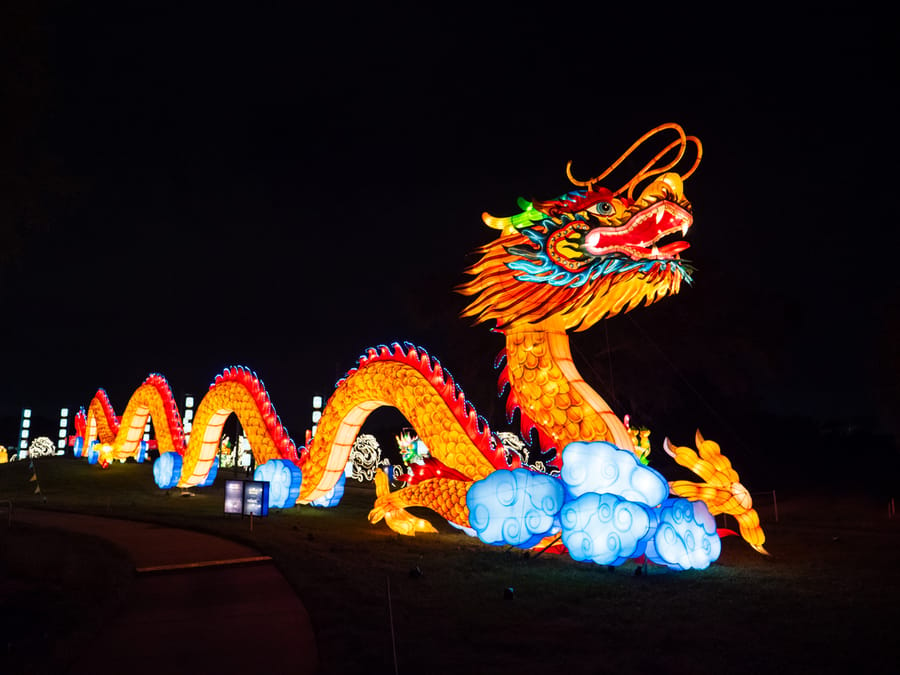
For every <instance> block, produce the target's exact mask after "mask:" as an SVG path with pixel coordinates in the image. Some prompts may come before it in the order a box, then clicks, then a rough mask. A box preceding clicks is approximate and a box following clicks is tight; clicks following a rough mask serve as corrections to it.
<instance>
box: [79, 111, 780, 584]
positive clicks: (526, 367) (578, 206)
mask: <svg viewBox="0 0 900 675" xmlns="http://www.w3.org/2000/svg"><path fill="white" fill-rule="evenodd" d="M665 135H667V136H668V140H665V141H663V142H660V139H663V138H665ZM650 144H657V146H658V147H655V148H653V149H651V150H649V156H650V159H649V161H646V162H644V160H639V161H638V162H637V164H635V166H640V167H641V168H640V169H639V170H638V171H637V172H636V173H635V174H634V175H633V176H630V177H627V178H625V177H623V178H622V179H620V180H619V181H617V182H615V183H614V182H613V178H612V177H613V176H614V175H615V173H614V172H616V171H618V172H619V173H621V170H622V167H623V166H625V164H624V163H625V160H626V159H628V158H629V157H631V156H632V155H633V154H634V153H636V152H638V151H641V152H642V153H648V150H647V148H648V147H650ZM701 156H702V150H701V145H700V142H699V140H698V139H697V138H695V137H693V136H688V135H686V134H685V132H684V130H683V129H682V128H681V127H680V126H679V125H677V124H664V125H662V126H660V127H657V128H656V129H653V130H651V131H650V132H648V133H647V134H644V135H643V136H642V137H641V138H639V139H638V140H637V141H636V142H635V143H633V144H632V145H631V147H629V148H628V150H626V152H625V153H623V154H622V155H621V156H620V157H619V158H618V159H617V160H616V161H615V162H613V163H612V164H611V165H610V166H609V168H608V169H606V170H605V171H603V172H602V173H600V174H598V175H596V176H594V177H591V178H588V179H585V180H582V179H578V178H575V176H574V175H573V171H572V167H571V164H570V165H569V166H568V167H567V169H566V174H567V176H568V178H569V180H570V182H571V183H572V186H574V189H572V190H570V191H569V192H566V193H565V194H563V195H561V196H559V197H556V198H554V199H548V200H519V208H520V209H521V210H520V212H519V213H516V214H513V215H511V216H507V217H495V216H491V215H489V214H484V215H483V220H484V222H485V224H486V225H488V226H489V227H491V228H493V229H495V230H497V231H498V236H497V238H496V239H495V240H494V241H492V242H491V243H489V244H488V245H486V246H484V247H483V248H482V249H481V250H480V255H481V257H480V259H479V260H478V262H476V263H475V264H474V265H473V266H472V267H470V268H469V269H468V270H467V273H468V274H469V275H470V277H471V278H470V279H469V280H468V281H467V282H466V283H464V284H463V285H461V286H460V287H459V289H458V290H459V291H460V292H461V293H463V294H464V295H467V296H469V297H470V298H471V301H470V303H469V305H468V306H467V307H466V308H465V310H464V311H463V316H464V317H469V318H471V319H472V320H474V321H475V322H477V323H484V322H491V323H494V324H495V327H496V328H495V329H496V331H497V332H498V333H500V334H502V335H503V336H504V339H505V349H504V351H503V353H502V355H501V358H500V359H499V360H498V362H497V365H498V367H499V368H500V369H501V370H500V388H501V390H502V391H507V392H508V397H507V406H506V409H507V414H508V416H509V418H510V420H512V418H513V417H514V415H515V414H516V412H517V411H518V413H519V417H520V423H521V429H522V435H523V437H525V438H530V437H532V434H533V433H534V432H536V435H537V440H538V442H539V444H540V446H541V449H542V454H541V456H540V457H537V458H536V461H535V465H538V463H540V464H541V465H542V466H547V467H548V468H549V469H550V470H551V471H559V472H560V478H559V479H556V478H553V477H550V476H547V475H544V474H541V473H538V472H537V471H531V470H527V469H525V468H524V467H522V457H521V456H520V454H518V453H516V452H513V451H509V450H507V449H506V448H505V447H504V445H503V443H502V442H501V441H500V440H499V439H498V437H497V436H496V435H495V434H494V433H493V432H492V431H491V429H490V428H489V426H488V425H487V423H486V421H485V420H484V419H483V418H481V417H480V416H479V415H478V414H477V413H476V412H475V410H474V408H473V407H472V405H471V404H470V403H469V401H468V400H467V399H466V397H465V395H464V394H463V392H462V390H461V389H460V388H459V386H458V385H457V384H456V382H455V381H454V379H453V378H452V377H451V376H450V374H449V373H448V372H447V371H446V370H445V369H444V368H443V366H442V365H441V364H440V363H439V362H438V361H437V359H435V358H433V357H432V356H431V355H429V354H428V353H427V352H426V351H425V350H424V349H421V348H419V347H416V346H414V345H411V344H409V343H404V344H399V343H394V344H391V345H381V346H378V347H375V348H371V349H368V350H366V352H365V353H364V354H363V355H362V356H361V357H360V358H359V360H358V362H357V365H356V367H354V368H353V369H351V370H350V371H349V372H348V373H347V375H346V376H345V377H344V378H343V379H341V380H340V381H339V382H338V383H337V387H336V390H335V392H334V393H333V395H332V396H331V398H330V399H329V401H328V403H327V404H326V406H325V408H324V410H323V411H322V415H321V418H320V419H319V420H318V423H317V428H316V433H315V437H311V435H310V434H309V433H307V436H306V444H305V446H304V447H300V448H297V447H296V446H295V444H294V442H293V441H292V440H291V438H290V437H289V436H288V434H287V431H286V429H285V428H284V426H283V425H282V424H281V422H280V420H279V419H278V418H277V416H276V415H275V412H274V408H273V407H272V404H271V402H270V401H269V398H268V394H267V393H266V391H265V388H264V387H263V386H262V382H261V381H260V380H259V379H258V378H257V377H256V375H255V374H254V373H252V372H251V371H249V370H246V369H244V368H242V367H234V368H230V369H227V370H225V371H224V372H223V373H222V375H220V376H218V377H217V378H216V380H215V381H214V382H213V384H212V385H211V386H210V389H209V391H208V392H207V394H206V396H205V397H204V398H203V400H202V401H201V402H200V405H199V407H198V408H197V412H196V415H195V417H194V419H193V430H192V433H191V437H190V442H189V443H186V442H185V440H184V433H183V429H182V427H181V421H180V418H179V415H178V411H177V407H176V406H175V404H174V400H173V399H172V396H171V391H170V389H169V387H168V384H167V383H166V382H165V379H164V378H162V377H161V376H159V375H151V376H150V377H149V378H148V379H147V380H146V381H145V382H144V384H143V385H142V386H141V387H140V388H139V389H138V390H137V391H136V392H135V393H134V395H133V396H132V398H131V400H130V401H129V403H128V406H127V408H126V410H125V412H124V413H123V415H122V417H121V418H118V417H116V415H115V414H114V413H113V411H112V408H111V406H110V405H109V401H108V399H107V397H106V394H105V392H103V390H100V391H98V392H97V395H96V396H95V397H94V399H93V400H92V401H91V404H90V406H89V408H88V411H87V414H86V419H85V420H84V425H83V429H84V430H83V432H82V433H81V434H80V435H81V436H82V437H83V447H86V448H92V443H93V441H95V440H96V439H99V440H100V441H102V442H103V443H108V444H110V445H111V446H112V448H113V452H114V456H115V458H117V459H122V458H126V457H132V456H134V455H135V453H136V451H137V443H138V441H139V439H140V436H141V432H142V431H143V428H144V425H145V423H146V421H147V419H148V417H149V418H151V419H152V420H153V425H154V430H155V434H156V440H157V443H158V446H159V449H160V452H161V453H163V456H165V455H167V454H170V453H174V454H175V455H177V456H178V457H180V458H181V459H182V464H181V468H180V473H179V475H178V476H177V485H178V486H180V487H188V486H193V485H199V484H202V483H203V482H204V481H206V480H207V477H208V476H209V473H210V471H211V468H212V465H213V462H214V460H215V455H216V451H217V449H218V445H219V441H220V439H221V435H222V427H223V425H224V423H225V420H226V419H227V417H228V416H229V415H230V414H232V413H234V414H235V415H237V416H238V418H239V420H240V423H241V425H242V427H243V428H244V430H245V431H246V432H247V435H248V437H249V439H250V444H251V446H252V448H253V453H254V458H255V461H256V464H257V465H258V466H262V465H265V464H266V463H267V462H269V461H272V460H279V461H283V462H288V463H290V464H292V465H293V466H294V467H296V468H297V469H299V470H301V471H302V482H301V483H300V485H299V492H298V493H297V495H296V503H297V504H313V503H319V500H321V499H323V498H327V499H330V498H331V496H332V495H333V493H334V491H335V488H336V486H337V485H338V484H339V482H340V481H341V480H343V479H344V471H345V467H346V465H347V461H348V459H349V457H350V453H351V451H352V448H353V444H354V441H355V439H356V438H357V436H358V434H359V431H360V428H361V427H362V424H363V423H364V421H365V420H366V418H367V417H368V416H369V415H370V414H371V413H372V411H374V410H376V409H377V408H379V407H381V406H393V407H395V408H397V409H398V410H399V411H400V412H401V413H402V414H403V415H404V416H405V417H406V419H407V420H408V422H409V423H410V426H411V427H412V429H413V430H414V432H415V438H416V443H417V445H416V447H415V448H413V447H412V445H410V446H409V451H410V452H412V450H413V449H415V450H416V452H415V453H414V454H415V458H414V460H415V461H414V462H413V463H412V464H411V465H410V467H409V469H410V470H409V473H408V474H407V475H406V476H404V477H403V478H404V480H405V482H406V485H405V486H404V487H402V488H400V489H397V490H393V491H392V490H391V488H390V485H389V482H388V480H387V478H386V476H385V475H384V473H383V472H381V471H379V472H377V473H376V474H375V485H376V500H375V504H374V506H373V508H372V510H371V511H370V513H369V520H370V521H371V522H372V523H377V522H379V521H381V520H384V521H385V522H386V524H387V525H388V527H390V528H391V529H393V530H395V531H396V532H399V533H402V534H407V535H414V534H416V533H417V532H434V531H435V530H434V528H433V526H431V524H430V523H428V522H427V521H426V520H425V519H424V518H420V517H417V516H414V515H412V514H410V513H409V512H408V511H407V509H408V508H410V507H418V506H423V507H427V508H430V509H432V510H433V511H435V512H436V513H438V514H439V515H441V516H443V517H444V518H445V519H446V520H447V521H449V522H450V523H451V524H453V525H454V526H456V527H458V528H460V529H463V530H464V531H473V530H474V531H475V532H477V533H478V536H480V537H482V538H483V539H484V540H485V541H490V542H491V543H500V542H509V543H514V545H517V546H546V545H548V544H544V539H547V538H549V537H554V536H560V537H562V538H563V540H564V541H568V542H569V544H571V546H572V547H573V548H575V549H577V553H576V554H575V555H577V556H578V557H579V559H585V560H587V559H590V560H595V561H608V560H612V561H613V563H609V564H614V563H616V562H619V561H621V560H622V559H625V558H627V557H629V556H634V555H640V554H641V552H642V551H643V550H644V549H647V550H648V551H650V550H652V551H653V555H654V556H656V557H657V558H658V559H659V560H662V561H665V562H663V563H662V564H666V565H669V566H671V567H673V568H676V567H677V568H681V567H684V566H685V565H686V564H690V565H692V566H702V565H703V564H708V561H706V562H704V561H705V560H706V558H702V559H701V558H696V559H695V555H694V551H695V550H697V549H696V547H693V548H692V544H691V540H692V539H693V540H694V541H695V542H696V541H700V548H701V549H703V550H704V551H705V552H706V553H709V559H710V560H711V559H713V557H714V556H713V554H714V553H715V545H714V544H713V543H709V542H706V540H705V539H703V538H702V537H701V538H700V539H698V536H699V535H698V530H697V529H696V528H697V527H699V528H700V530H702V532H703V533H704V537H705V536H707V535H708V532H707V529H708V527H707V526H708V520H707V519H706V518H705V516H704V515H703V512H702V511H704V510H705V511H706V512H712V513H716V512H727V513H733V514H735V517H736V518H738V520H739V522H740V523H741V533H742V535H743V536H744V537H745V538H746V539H748V541H750V543H751V544H752V545H754V547H756V548H757V550H760V551H764V549H763V548H762V543H763V541H764V536H763V535H762V530H761V529H759V528H758V525H759V521H758V517H757V516H756V513H755V511H753V510H752V504H751V502H750V501H749V494H748V493H747V492H746V489H745V488H744V487H743V485H741V484H740V482H739V480H738V478H737V474H736V473H733V469H731V466H730V463H728V461H727V459H725V458H724V456H722V455H721V453H720V452H719V451H718V446H716V447H715V448H712V447H711V446H709V445H708V444H707V445H704V444H703V443H699V450H700V455H699V456H697V455H696V453H693V451H690V450H689V449H684V450H682V449H677V450H673V451H672V453H674V454H673V456H675V457H676V460H677V461H679V463H682V464H684V465H685V466H688V467H689V468H691V469H692V470H694V471H695V473H697V474H698V475H699V476H700V477H701V478H702V479H703V480H704V481H706V482H705V483H700V484H696V483H690V482H686V481H676V482H675V483H673V484H672V486H671V489H672V491H674V492H675V493H676V494H678V495H682V496H683V497H686V498H688V499H692V500H696V501H702V502H706V503H707V504H709V505H710V508H709V509H706V508H705V507H703V509H702V510H698V509H699V508H700V507H698V506H695V507H692V508H693V511H692V515H691V517H690V518H688V517H687V514H686V511H685V509H684V508H683V507H682V506H679V504H680V502H679V503H672V504H669V505H667V506H666V507H658V505H659V504H660V503H661V502H663V501H664V500H665V498H666V496H667V494H668V492H669V487H670V486H667V484H666V482H665V480H664V479H662V477H661V476H660V475H659V474H658V473H657V472H656V471H654V470H652V469H649V468H646V467H643V466H641V464H640V462H639V461H637V459H636V457H644V458H645V459H646V454H647V448H646V447H645V445H646V444H643V445H641V444H640V442H639V443H638V444H637V445H636V443H635V439H636V437H635V435H634V433H633V430H631V429H630V428H629V427H627V426H626V424H625V423H624V422H623V420H622V419H620V418H619V417H618V416H617V415H616V414H615V413H614V412H613V411H612V409H611V408H610V406H609V405H608V404H607V403H606V402H605V401H604V400H603V398H602V397H601V396H600V394H598V393H597V392H596V391H595V390H594V389H592V388H591V387H590V386H589V385H588V384H587V383H586V382H585V380H584V378H582V377H581V375H580V374H579V372H578V370H577V369H576V367H575V365H574V362H573V359H572V354H571V351H570V346H569V337H568V333H569V331H582V330H586V329H588V328H590V327H591V326H593V325H594V324H595V323H597V322H598V321H600V320H601V319H603V318H606V317H610V316H613V315H616V314H620V313H622V312H626V311H629V310H631V309H634V308H636V307H638V306H640V305H649V304H652V303H654V302H657V301H659V300H661V299H663V298H665V297H667V296H670V295H673V294H675V293H678V292H679V291H680V290H681V288H682V284H683V283H687V284H689V283H691V275H692V273H693V268H692V267H691V265H690V263H688V262H687V261H686V260H684V259H683V258H682V254H684V252H685V251H687V250H688V248H689V245H688V243H687V242H686V241H685V240H684V237H685V236H686V235H687V233H688V231H689V230H690V227H691V225H692V223H693V218H692V215H691V204H690V202H689V201H688V200H687V198H686V197H685V194H684V182H685V181H686V180H687V179H688V178H689V177H690V176H691V175H692V174H693V173H694V171H695V169H696V168H697V166H698V164H699V162H700V158H701ZM601 182H604V183H606V184H608V185H612V187H604V186H603V185H601ZM76 427H77V420H76ZM640 438H641V437H640V435H638V437H637V439H638V441H640ZM418 443H421V444H422V447H423V448H427V452H425V451H424V449H423V451H422V452H419V451H418ZM672 453H670V454H672ZM690 453H693V455H691V454H690ZM410 458H412V456H410ZM159 461H161V460H158V462H159ZM167 461H168V460H167ZM726 464H727V466H726ZM175 466H176V461H175V458H174V457H172V458H171V466H169V467H160V474H162V477H161V478H159V479H158V482H160V483H161V485H162V484H169V483H170V482H171V481H172V480H174V479H175V474H176V473H178V471H177V470H176V468H175ZM164 469H165V470H164ZM154 472H156V471H155V468H154ZM279 480H280V478H279ZM293 487H294V482H293V479H292V480H291V491H290V492H289V493H288V497H287V498H286V501H285V502H284V504H285V505H286V506H288V505H290V504H291V499H292V495H293ZM684 523H692V524H691V525H690V527H688V526H687V525H684ZM669 526H671V528H670V527H669ZM692 528H693V529H692ZM713 534H714V532H713ZM657 535H658V536H657ZM710 536H711V535H710ZM654 537H655V539H654ZM613 538H618V539H619V540H620V543H619V544H617V545H616V546H613V547H609V546H607V545H606V544H604V542H608V541H609V540H611V539H613ZM678 541H681V542H682V544H683V549H684V552H686V553H683V552H682V549H681V548H679V546H680V545H679V544H678ZM716 541H717V539H716ZM651 542H652V546H651ZM707 543H708V544H709V545H708V546H707ZM648 555H649V552H648ZM685 560H687V561H688V562H687V563H686V562H685Z"/></svg>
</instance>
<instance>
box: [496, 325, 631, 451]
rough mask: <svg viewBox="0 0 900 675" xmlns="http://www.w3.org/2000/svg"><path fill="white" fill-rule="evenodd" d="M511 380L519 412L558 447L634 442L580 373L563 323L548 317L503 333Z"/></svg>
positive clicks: (629, 445)
mask: <svg viewBox="0 0 900 675" xmlns="http://www.w3.org/2000/svg"><path fill="white" fill-rule="evenodd" d="M505 333H506V352H507V360H508V364H509V371H508V372H509V382H510V386H511V387H512V390H513V394H514V395H515V397H516V401H517V402H518V404H519V406H520V408H521V410H522V413H523V415H524V416H525V417H528V418H530V419H531V420H532V421H533V422H534V424H535V425H536V426H537V427H538V428H539V429H540V430H541V431H542V432H543V434H544V435H545V442H549V443H550V444H552V445H554V446H555V447H556V448H557V458H559V456H560V455H561V453H562V450H563V448H565V447H566V445H568V444H569V443H571V442H572V441H608V442H610V443H613V444H614V445H616V446H618V447H620V448H624V449H627V450H632V451H633V450H634V443H633V441H632V439H631V436H630V434H629V433H628V431H627V430H626V429H625V425H624V424H623V423H622V421H621V420H620V419H619V418H618V417H616V415H615V413H613V411H612V410H611V409H610V407H609V405H607V403H606V401H604V400H603V399H602V398H601V397H600V395H599V394H598V393H597V392H596V391H594V390H593V389H592V388H591V387H590V386H589V385H588V384H587V382H585V381H584V378H583V377H582V376H581V375H580V374H579V372H578V370H577V369H576V368H575V364H574V362H573V361H572V353H571V350H570V348H569V336H568V334H567V333H566V331H565V327H564V325H563V322H562V320H560V319H555V318H550V319H546V320H544V321H541V322H539V323H535V324H520V325H518V326H512V327H510V328H507V329H506V330H505Z"/></svg>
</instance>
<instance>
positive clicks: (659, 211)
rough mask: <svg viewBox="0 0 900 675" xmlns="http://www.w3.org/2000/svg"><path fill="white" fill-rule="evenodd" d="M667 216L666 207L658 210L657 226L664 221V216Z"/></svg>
mask: <svg viewBox="0 0 900 675" xmlns="http://www.w3.org/2000/svg"><path fill="white" fill-rule="evenodd" d="M664 215H666V207H664V206H662V207H660V208H658V209H657V210H656V224H657V225H659V221H661V220H662V219H663V216H664Z"/></svg>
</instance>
